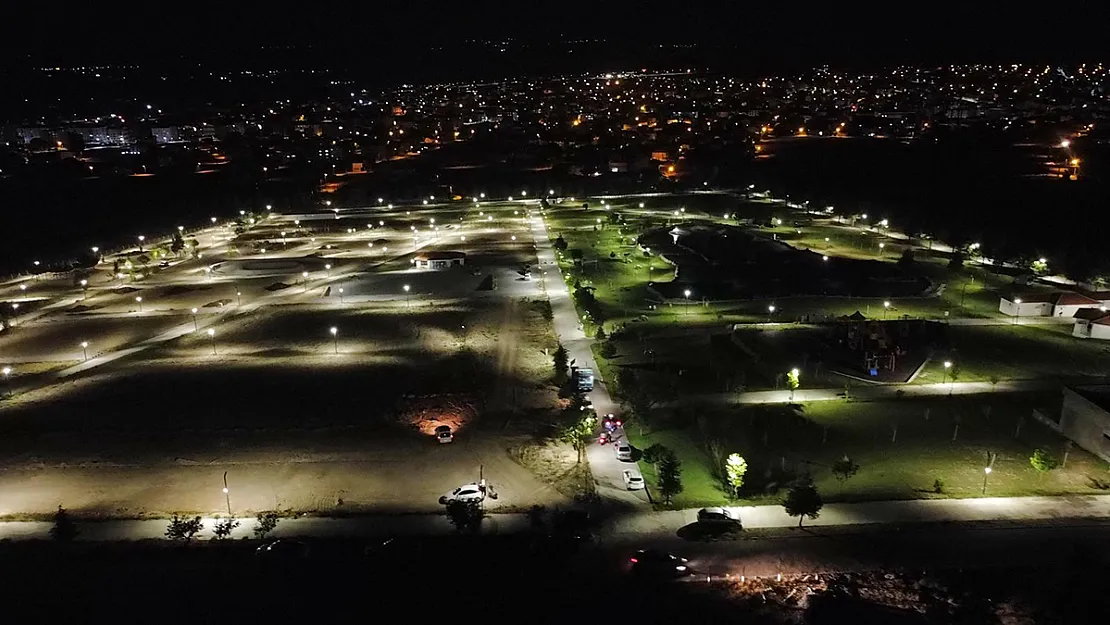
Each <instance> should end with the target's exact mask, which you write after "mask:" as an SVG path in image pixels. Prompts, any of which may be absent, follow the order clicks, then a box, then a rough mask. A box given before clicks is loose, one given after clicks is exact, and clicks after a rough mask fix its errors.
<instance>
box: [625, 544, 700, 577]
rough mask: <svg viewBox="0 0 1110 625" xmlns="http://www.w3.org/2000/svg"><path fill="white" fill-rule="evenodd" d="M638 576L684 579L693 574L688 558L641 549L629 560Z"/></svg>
mask: <svg viewBox="0 0 1110 625" xmlns="http://www.w3.org/2000/svg"><path fill="white" fill-rule="evenodd" d="M628 560H629V562H630V563H631V564H632V572H633V573H634V574H636V575H643V576H647V577H657V578H661V579H667V578H672V577H684V576H686V575H689V574H690V573H692V571H691V570H690V566H689V565H688V564H687V563H686V558H680V557H678V556H676V555H674V554H670V553H667V552H665V551H658V550H656V549H641V550H639V551H637V552H636V553H634V554H632V557H631V558H629V559H628Z"/></svg>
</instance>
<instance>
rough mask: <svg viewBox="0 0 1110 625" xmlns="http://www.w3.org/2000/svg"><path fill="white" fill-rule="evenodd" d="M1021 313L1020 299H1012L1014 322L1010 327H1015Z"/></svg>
mask: <svg viewBox="0 0 1110 625" xmlns="http://www.w3.org/2000/svg"><path fill="white" fill-rule="evenodd" d="M1020 313H1021V298H1020V297H1015V298H1014V321H1013V323H1012V324H1011V325H1015V326H1016V325H1017V319H1018V315H1019V314H1020Z"/></svg>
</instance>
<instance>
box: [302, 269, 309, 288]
mask: <svg viewBox="0 0 1110 625" xmlns="http://www.w3.org/2000/svg"><path fill="white" fill-rule="evenodd" d="M301 277H302V278H304V292H305V293H308V272H307V271H302V272H301Z"/></svg>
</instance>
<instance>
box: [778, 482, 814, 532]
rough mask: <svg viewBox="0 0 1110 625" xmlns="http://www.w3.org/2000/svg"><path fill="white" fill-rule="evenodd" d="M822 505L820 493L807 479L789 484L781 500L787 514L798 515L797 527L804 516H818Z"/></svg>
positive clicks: (812, 517)
mask: <svg viewBox="0 0 1110 625" xmlns="http://www.w3.org/2000/svg"><path fill="white" fill-rule="evenodd" d="M823 505H824V502H822V501H821V494H820V493H818V492H817V487H816V486H814V485H813V481H812V480H809V479H806V480H803V481H801V482H797V483H795V484H794V485H793V486H791V487H790V490H788V491H786V499H785V500H784V501H783V502H782V507H783V508H784V509H786V513H787V514H789V515H790V516H796V517H798V527H801V526H802V521H803V520H805V518H806V517H809V518H811V519H816V518H817V517H818V516H820V514H821V507H822V506H823Z"/></svg>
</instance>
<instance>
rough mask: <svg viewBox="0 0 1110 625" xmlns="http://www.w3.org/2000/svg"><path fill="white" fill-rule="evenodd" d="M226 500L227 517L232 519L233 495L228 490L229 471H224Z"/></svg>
mask: <svg viewBox="0 0 1110 625" xmlns="http://www.w3.org/2000/svg"><path fill="white" fill-rule="evenodd" d="M224 500H225V501H227V517H228V518H229V519H230V518H231V494H230V491H228V489H227V471H224Z"/></svg>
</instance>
